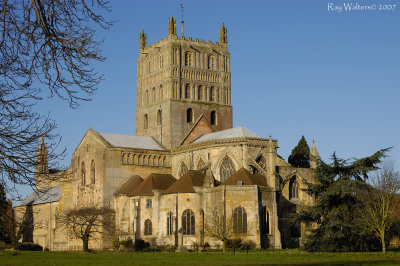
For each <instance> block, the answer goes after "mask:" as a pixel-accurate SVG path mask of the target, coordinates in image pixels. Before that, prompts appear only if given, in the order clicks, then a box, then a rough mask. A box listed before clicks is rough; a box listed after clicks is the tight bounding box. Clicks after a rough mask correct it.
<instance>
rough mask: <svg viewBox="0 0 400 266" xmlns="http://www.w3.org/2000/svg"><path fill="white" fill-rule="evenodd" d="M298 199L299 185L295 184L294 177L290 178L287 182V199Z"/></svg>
mask: <svg viewBox="0 0 400 266" xmlns="http://www.w3.org/2000/svg"><path fill="white" fill-rule="evenodd" d="M298 197H299V184H298V183H297V180H296V176H294V177H292V179H290V182H289V199H296V198H298Z"/></svg>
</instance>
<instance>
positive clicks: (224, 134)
mask: <svg viewBox="0 0 400 266" xmlns="http://www.w3.org/2000/svg"><path fill="white" fill-rule="evenodd" d="M243 137H248V138H260V137H259V136H257V135H256V134H255V133H253V132H251V131H250V130H249V129H247V128H245V127H243V126H240V127H235V128H230V129H226V130H222V131H218V132H214V133H210V134H205V135H203V136H201V137H200V138H198V139H196V140H195V141H193V142H192V143H199V142H202V141H207V140H213V139H230V138H243Z"/></svg>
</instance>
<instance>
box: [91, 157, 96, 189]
mask: <svg viewBox="0 0 400 266" xmlns="http://www.w3.org/2000/svg"><path fill="white" fill-rule="evenodd" d="M95 181H96V167H95V164H94V160H92V162H91V163H90V183H91V184H94V183H95Z"/></svg>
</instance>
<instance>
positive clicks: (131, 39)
mask: <svg viewBox="0 0 400 266" xmlns="http://www.w3.org/2000/svg"><path fill="white" fill-rule="evenodd" d="M348 2H350V1H332V0H327V1H326V0H319V1H298V0H294V1H282V0H279V1H278V0H276V1H232V0H230V1H228V0H225V1H222V0H218V1H183V3H184V6H185V13H184V16H185V17H184V19H185V36H187V37H193V38H199V39H205V40H212V41H218V32H219V28H220V27H221V24H222V22H225V25H226V26H227V28H228V42H229V43H228V45H229V51H230V53H231V67H232V69H231V70H232V105H233V110H234V113H233V115H234V117H233V123H234V126H240V125H243V126H245V127H247V128H249V129H250V130H252V131H253V132H255V133H256V134H258V135H259V136H262V137H268V136H269V135H270V134H271V135H272V137H273V138H277V139H278V141H279V147H280V148H279V150H278V152H279V154H280V155H281V156H283V157H284V158H285V159H287V157H288V156H289V154H290V152H291V150H292V148H293V147H294V146H295V145H297V142H298V141H299V139H300V138H301V136H302V135H304V136H305V138H306V139H307V141H308V143H309V145H310V146H311V144H312V140H313V139H314V140H315V141H316V145H317V148H318V150H319V152H320V155H321V156H322V158H323V159H325V160H329V157H330V155H331V154H332V153H333V152H334V151H336V152H337V154H338V156H339V157H342V158H349V157H363V156H367V155H370V154H372V153H373V152H375V151H377V150H378V149H381V148H385V147H389V146H394V148H393V150H392V152H391V153H390V155H391V157H392V158H393V159H394V160H395V161H396V166H397V168H398V169H399V168H400V167H399V166H400V26H399V25H400V1H388V0H385V1H384V0H380V1H358V2H359V3H360V4H376V7H377V9H378V8H379V4H396V5H397V7H396V9H395V10H394V11H379V10H373V11H352V12H346V11H344V10H343V11H342V12H340V13H339V12H333V11H328V3H334V5H338V6H343V3H348ZM180 3H181V1H175V0H174V1H172V0H171V1H166V0H159V1H154V0H152V1H112V4H113V6H112V13H111V14H110V15H109V17H110V18H112V19H115V20H117V21H118V22H117V23H116V24H115V26H114V27H113V28H111V30H109V31H106V32H105V31H99V32H98V35H99V36H100V37H101V38H103V39H104V46H103V48H104V55H105V56H106V57H107V58H108V60H107V61H106V63H104V64H100V65H96V67H97V70H98V71H100V72H102V73H104V77H105V80H104V82H102V83H101V85H100V87H99V90H98V92H97V93H96V95H94V96H93V99H92V101H91V102H85V103H82V105H81V106H80V107H79V108H78V109H76V110H71V109H68V106H67V104H66V103H61V102H60V101H58V100H54V99H50V100H48V101H46V104H43V105H42V106H41V109H43V111H50V112H51V116H52V117H53V118H54V119H55V120H56V121H57V123H58V131H59V133H60V134H61V135H62V137H63V140H62V145H63V146H66V147H67V149H68V156H67V158H66V161H65V164H66V165H69V160H70V159H71V154H72V152H73V151H74V149H75V148H76V146H77V145H78V143H79V141H80V140H81V138H82V137H83V135H84V134H85V132H86V130H87V129H88V127H89V125H90V126H91V127H92V128H93V129H95V130H97V131H100V132H110V133H120V134H134V132H135V126H134V125H135V115H134V114H135V108H136V107H135V104H136V60H137V58H138V47H139V42H138V39H139V33H140V32H141V30H142V29H144V30H145V32H146V33H147V39H148V40H147V41H148V43H152V42H155V41H157V40H159V39H162V38H164V37H166V36H167V32H168V17H169V16H170V15H171V14H173V15H174V16H175V17H176V18H177V22H179V21H180V7H179V6H180ZM177 24H178V23H177ZM177 26H178V33H180V24H178V25H177Z"/></svg>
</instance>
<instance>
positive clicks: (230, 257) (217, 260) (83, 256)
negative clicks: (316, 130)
mask: <svg viewBox="0 0 400 266" xmlns="http://www.w3.org/2000/svg"><path fill="white" fill-rule="evenodd" d="M265 264H268V265H282V264H283V265H284V264H297V265H397V264H399V265H400V252H397V253H393V252H390V253H389V254H387V255H382V254H380V253H372V254H370V253H307V252H303V251H298V250H281V251H275V252H272V251H265V250H264V251H251V252H249V253H248V254H246V252H240V253H236V254H233V252H228V253H226V254H222V253H220V252H204V253H151V252H144V253H133V252H132V253H128V252H127V253H115V252H112V251H110V252H106V251H104V252H93V253H82V252H46V251H45V252H42V251H23V252H20V253H19V254H18V255H13V254H12V252H7V251H0V265H25V266H32V265H73V266H75V265H265Z"/></svg>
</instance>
